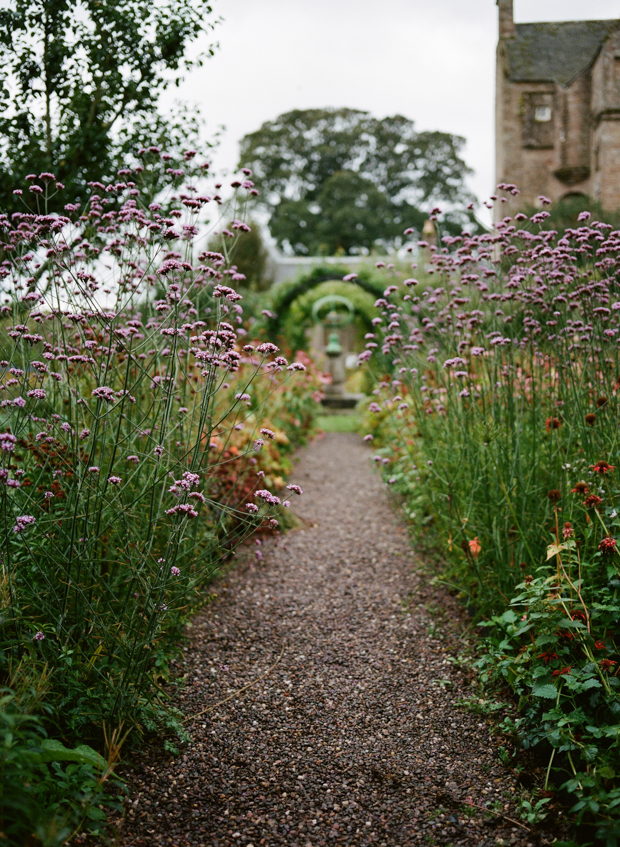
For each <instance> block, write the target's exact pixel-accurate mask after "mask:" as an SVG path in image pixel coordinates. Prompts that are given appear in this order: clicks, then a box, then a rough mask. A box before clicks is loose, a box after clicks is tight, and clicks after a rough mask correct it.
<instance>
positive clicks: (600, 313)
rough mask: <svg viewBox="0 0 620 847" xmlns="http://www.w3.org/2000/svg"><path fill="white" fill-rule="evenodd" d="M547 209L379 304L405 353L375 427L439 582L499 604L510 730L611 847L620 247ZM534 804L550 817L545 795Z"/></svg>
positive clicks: (495, 632)
mask: <svg viewBox="0 0 620 847" xmlns="http://www.w3.org/2000/svg"><path fill="white" fill-rule="evenodd" d="M549 220H550V218H548V217H546V216H545V212H536V213H535V214H534V216H533V220H530V221H529V222H521V221H523V218H519V217H518V218H517V222H518V223H519V226H520V227H523V228H522V229H518V228H517V226H516V225H513V224H512V222H511V221H509V220H508V221H505V222H504V223H502V224H500V225H499V226H498V227H497V231H496V232H495V233H494V234H488V235H481V236H476V237H470V236H469V235H465V234H464V235H463V236H462V237H461V238H457V239H452V238H450V237H448V238H445V239H444V244H445V245H446V246H445V247H444V248H443V250H442V251H438V252H437V254H435V256H434V258H433V268H434V270H435V275H436V279H435V281H434V283H432V284H430V283H428V282H427V285H426V287H425V289H424V290H422V291H420V289H421V286H419V287H416V285H415V281H414V282H412V283H411V284H410V292H409V293H407V295H405V296H404V297H403V296H401V292H399V291H398V290H395V291H393V293H392V295H390V296H389V297H387V296H386V297H385V298H384V299H383V303H380V306H382V313H381V317H382V319H383V324H384V328H383V330H382V332H381V333H377V335H378V340H381V339H382V341H383V345H384V347H383V349H386V350H389V351H390V360H391V361H390V368H389V370H387V371H385V370H384V369H383V368H384V366H385V360H384V361H383V367H382V366H381V365H380V364H379V362H377V364H376V366H375V373H377V372H378V374H380V380H378V386H379V392H378V395H377V397H376V398H375V400H374V401H373V403H371V404H370V405H369V413H368V415H367V426H368V428H369V430H370V432H371V433H372V434H374V436H375V439H376V443H377V447H378V450H377V454H378V456H379V457H381V458H385V459H387V460H388V462H387V464H386V465H385V466H382V469H383V471H384V474H385V476H386V478H387V480H388V481H389V482H390V483H391V485H392V486H393V487H394V489H395V490H396V491H397V492H398V494H399V495H400V496H401V498H402V501H403V503H404V510H405V513H406V514H407V515H408V517H409V518H410V519H411V520H412V521H413V522H414V523H415V525H416V527H417V530H418V534H419V536H421V537H426V538H430V539H432V541H433V542H434V543H435V544H436V545H438V552H439V553H440V554H441V555H442V556H443V557H444V558H445V566H444V569H443V574H442V578H443V579H445V580H446V581H447V582H449V583H450V584H451V585H453V586H454V587H456V588H457V589H459V590H460V591H461V592H462V596H463V597H464V598H466V601H467V605H468V610H469V611H470V613H471V614H472V616H474V617H475V618H476V619H477V620H478V621H480V620H481V619H482V618H484V617H487V618H489V620H488V621H487V622H486V623H481V624H480V625H481V626H482V627H484V629H485V632H486V633H487V636H486V638H485V644H486V648H487V650H488V655H487V656H486V657H485V658H484V659H482V660H481V662H480V663H479V666H478V667H479V669H480V671H481V673H482V674H483V679H484V680H485V681H487V682H490V681H491V680H495V681H497V680H500V681H501V682H503V683H504V684H506V685H509V686H510V687H511V688H512V689H513V691H514V693H515V694H516V696H517V697H518V700H519V717H518V719H517V720H516V721H506V722H505V726H504V730H505V732H506V734H513V735H514V738H515V741H516V742H517V743H518V744H520V745H521V746H523V747H525V748H535V749H536V750H537V751H538V752H539V753H540V755H541V756H546V761H547V787H548V788H552V789H553V790H555V792H557V793H558V795H559V796H560V797H562V798H563V799H565V800H567V801H568V803H569V804H570V806H571V809H572V813H573V815H574V817H575V819H576V820H577V822H587V823H589V824H591V825H592V824H593V825H594V826H595V829H596V832H597V838H598V839H600V840H605V839H607V843H608V844H615V843H616V840H614V839H617V838H618V837H619V836H620V789H619V788H618V787H617V785H618V783H617V774H619V773H620V757H619V754H618V750H619V748H618V717H619V716H620V679H619V678H618V667H619V665H618V662H619V661H620V639H619V632H620V600H619V597H620V554H619V553H618V541H619V539H620V520H619V514H620V481H619V470H618V469H619V467H620V464H619V461H618V457H619V456H620V434H619V431H618V410H619V405H618V404H619V403H620V396H619V395H618V386H619V376H618V375H619V374H620V353H619V350H618V343H617V336H618V327H617V323H618V317H617V314H618V311H620V307H619V306H618V304H616V303H615V300H616V299H617V295H616V274H617V263H618V247H617V243H616V235H615V234H613V233H611V232H610V231H609V230H610V229H611V227H609V226H607V225H606V224H604V223H599V222H593V223H586V222H585V221H586V220H587V218H586V217H582V220H581V221H580V222H578V223H579V228H578V229H572V230H571V229H569V230H567V232H566V233H565V235H564V237H560V236H558V235H557V233H555V232H551V231H545V230H542V231H539V229H538V227H539V225H543V224H545V223H547V222H548V221H549ZM364 357H365V358H370V357H371V353H370V350H369V351H368V353H367V354H364ZM371 361H372V359H371ZM477 699H478V698H476V699H475V700H474V701H473V702H472V706H473V707H476V702H477ZM543 799H544V798H543ZM528 802H529V801H528ZM522 814H523V816H524V819H525V820H527V821H528V822H530V823H536V822H537V821H538V820H540V819H541V818H542V816H543V815H545V814H546V804H545V803H542V802H541V801H538V802H537V803H534V802H529V805H527V804H524V806H523V809H522Z"/></svg>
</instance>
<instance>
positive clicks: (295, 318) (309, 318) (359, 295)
mask: <svg viewBox="0 0 620 847" xmlns="http://www.w3.org/2000/svg"><path fill="white" fill-rule="evenodd" d="M375 294H376V293H375V292H374V291H373V293H372V294H371V293H370V292H369V291H367V290H365V289H363V288H362V287H361V286H357V285H355V284H352V283H351V282H343V281H342V280H341V279H336V280H335V279H330V280H324V281H322V282H318V283H317V284H316V285H315V286H314V287H312V288H309V289H306V290H305V291H304V293H303V294H300V295H299V296H297V297H296V298H295V300H294V301H293V302H292V303H291V305H290V308H289V309H288V311H287V313H286V314H285V315H284V316H283V318H282V320H281V322H280V324H279V332H280V334H281V335H282V336H284V338H286V341H287V344H288V345H289V347H290V348H291V349H293V350H301V349H304V348H307V346H308V336H307V332H306V331H307V330H308V329H310V328H311V327H312V326H313V325H314V322H315V319H314V317H313V315H312V309H313V307H314V304H315V303H316V302H317V300H319V299H321V298H322V297H325V296H328V295H336V296H338V297H346V298H347V300H350V301H351V303H352V304H353V308H354V309H355V317H354V319H353V326H354V327H355V336H356V341H360V342H361V344H360V349H361V348H362V347H363V337H364V333H365V332H368V331H369V330H370V329H371V328H372V323H371V321H372V319H373V318H374V317H375V316H376V315H377V310H376V309H375V306H374V303H375V299H376V296H375ZM381 294H383V290H381Z"/></svg>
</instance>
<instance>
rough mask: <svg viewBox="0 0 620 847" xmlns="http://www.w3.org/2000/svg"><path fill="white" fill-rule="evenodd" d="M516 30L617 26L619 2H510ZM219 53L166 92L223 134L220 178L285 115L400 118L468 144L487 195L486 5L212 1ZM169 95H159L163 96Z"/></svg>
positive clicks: (432, 0) (489, 15) (490, 1)
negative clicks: (242, 142)
mask: <svg viewBox="0 0 620 847" xmlns="http://www.w3.org/2000/svg"><path fill="white" fill-rule="evenodd" d="M514 5H515V20H516V21H517V23H521V22H526V21H551V20H582V19H586V18H587V19H597V18H614V17H620V0H515V4H514ZM214 12H215V15H219V16H221V17H222V18H223V19H224V21H223V23H222V24H220V25H219V26H217V28H216V31H215V34H214V36H213V37H214V38H216V39H217V40H218V41H219V44H220V49H219V50H217V51H216V53H215V56H214V57H213V58H212V59H209V60H208V61H206V63H205V65H204V67H203V68H202V69H199V70H196V71H194V72H193V73H192V74H191V75H190V76H189V77H188V78H187V80H186V82H185V83H184V84H183V86H182V87H181V89H180V91H175V95H176V96H180V97H181V98H182V99H183V100H187V101H190V102H197V103H200V104H201V106H202V109H203V112H204V115H205V116H206V118H207V121H208V127H209V130H210V132H212V131H214V130H215V129H216V128H217V127H218V126H220V125H224V126H225V127H226V133H225V135H224V138H223V141H222V144H221V147H220V150H219V152H218V154H217V155H216V156H214V164H215V165H216V166H217V167H219V168H224V167H225V168H229V169H233V168H234V167H235V166H236V164H237V157H238V142H239V139H240V138H241V137H242V136H243V135H245V134H246V133H248V132H252V131H254V130H255V129H258V127H259V126H260V125H261V124H262V123H263V122H264V121H267V120H270V119H272V118H275V117H276V116H277V115H279V114H281V113H282V112H286V111H289V110H291V109H306V108H320V107H324V106H336V107H339V106H346V107H349V108H356V109H365V110H367V111H369V112H371V113H372V114H374V115H376V116H377V117H384V116H386V115H392V114H396V113H399V114H402V115H405V116H406V117H408V118H411V119H412V120H414V121H415V123H416V126H417V127H418V129H439V130H444V131H446V132H452V133H456V134H458V135H462V136H464V137H465V138H466V139H467V146H466V148H465V159H466V161H467V163H468V164H469V165H470V166H471V167H473V168H474V170H475V175H474V177H473V178H472V179H471V181H470V184H471V187H472V189H473V190H474V192H475V193H476V195H477V196H478V198H479V199H484V198H485V197H486V196H488V194H490V193H492V191H493V188H494V172H493V171H494V165H493V161H494V157H493V145H494V120H493V108H494V87H495V46H496V40H497V7H496V5H495V2H494V0H380V2H377V0H214ZM168 96H169V95H166V97H168Z"/></svg>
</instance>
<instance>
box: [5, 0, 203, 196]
mask: <svg viewBox="0 0 620 847" xmlns="http://www.w3.org/2000/svg"><path fill="white" fill-rule="evenodd" d="M3 5H4V6H5V7H4V8H2V9H0V207H1V208H3V209H5V210H6V209H11V208H12V204H13V197H12V189H13V188H15V187H16V186H19V185H20V184H23V180H24V178H25V177H26V176H27V175H28V174H29V173H39V172H41V171H51V172H53V173H54V174H55V175H56V177H57V179H59V180H60V181H61V182H62V183H64V184H65V185H66V187H67V189H68V191H67V195H68V196H70V197H71V199H72V200H73V199H74V198H75V197H76V196H79V195H80V194H82V193H84V183H85V180H86V179H90V180H100V181H104V180H106V179H111V178H112V177H113V176H114V171H115V169H116V168H117V167H118V165H119V164H121V163H122V160H123V158H124V156H125V155H126V154H127V152H128V151H129V150H131V149H132V148H133V147H134V146H135V144H136V143H139V142H140V140H143V139H144V137H145V130H146V131H148V129H149V127H151V126H152V128H153V131H154V134H159V136H160V139H161V134H162V133H161V131H162V128H164V129H165V128H166V126H167V124H168V121H167V119H166V118H163V117H162V116H161V115H158V113H157V100H158V97H159V94H160V92H161V91H162V90H163V89H164V88H166V87H167V86H168V85H170V84H178V83H179V81H180V80H181V78H182V74H183V72H184V71H186V70H188V69H189V68H191V67H193V66H194V65H200V64H202V62H203V59H204V56H205V53H202V54H200V55H199V56H198V57H197V58H195V59H193V60H188V59H187V58H186V51H187V48H188V46H189V45H190V44H191V43H193V42H194V41H195V40H196V39H197V38H198V36H199V35H200V34H201V33H203V32H204V31H206V30H207V29H210V28H212V24H211V23H210V22H209V19H208V16H209V14H210V12H211V5H210V0H158V2H153V3H148V2H147V3H145V2H143V0H8V3H6V4H3ZM212 52H213V51H212V49H211V48H209V49H208V51H207V53H209V54H210V53H212ZM164 134H165V133H164ZM151 143H153V142H152V140H151Z"/></svg>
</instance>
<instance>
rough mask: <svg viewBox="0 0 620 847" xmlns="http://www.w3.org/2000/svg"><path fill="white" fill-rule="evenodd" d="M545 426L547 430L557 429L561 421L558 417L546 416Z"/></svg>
mask: <svg viewBox="0 0 620 847" xmlns="http://www.w3.org/2000/svg"><path fill="white" fill-rule="evenodd" d="M545 426H546V427H547V432H551V430H552V429H559V428H560V427H561V426H562V421H561V420H559V419H558V418H547V420H546V421H545Z"/></svg>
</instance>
